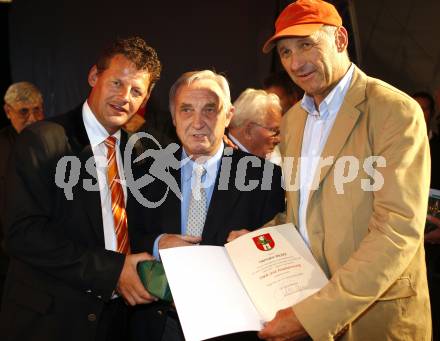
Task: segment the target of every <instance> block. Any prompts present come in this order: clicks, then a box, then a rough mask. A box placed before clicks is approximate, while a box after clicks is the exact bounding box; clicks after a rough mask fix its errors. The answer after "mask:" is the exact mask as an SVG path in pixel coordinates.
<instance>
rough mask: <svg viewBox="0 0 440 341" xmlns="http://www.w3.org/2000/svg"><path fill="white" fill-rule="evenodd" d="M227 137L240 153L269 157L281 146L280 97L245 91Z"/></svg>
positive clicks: (262, 91)
mask: <svg viewBox="0 0 440 341" xmlns="http://www.w3.org/2000/svg"><path fill="white" fill-rule="evenodd" d="M234 109H235V110H234V116H233V117H232V120H231V124H230V125H229V131H228V137H229V138H230V139H231V140H232V142H234V143H235V144H236V145H237V146H238V148H240V150H243V151H245V152H248V153H250V154H253V155H257V156H259V157H262V158H270V157H271V153H272V152H273V151H274V148H275V147H276V146H277V145H278V143H280V123H281V116H282V109H281V105H280V100H279V98H278V96H276V95H274V94H270V93H267V92H266V91H264V90H256V89H246V90H245V91H243V92H242V93H241V94H240V96H239V97H238V98H237V99H236V100H235V102H234Z"/></svg>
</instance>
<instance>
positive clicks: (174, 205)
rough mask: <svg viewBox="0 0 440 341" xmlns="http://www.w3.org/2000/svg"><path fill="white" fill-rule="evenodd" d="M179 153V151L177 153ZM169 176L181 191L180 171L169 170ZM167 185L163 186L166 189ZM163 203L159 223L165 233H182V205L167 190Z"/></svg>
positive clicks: (179, 157)
mask: <svg viewBox="0 0 440 341" xmlns="http://www.w3.org/2000/svg"><path fill="white" fill-rule="evenodd" d="M178 152H179V153H180V152H181V149H179V151H178ZM180 154H181V153H180ZM180 159H181V156H180V155H179V156H178V160H180ZM170 174H171V175H172V176H173V177H174V178H175V179H176V181H177V184H178V185H179V189H180V191H182V184H181V180H180V179H181V176H180V169H173V168H170ZM166 186H167V185H165V187H166ZM167 195H168V196H167V198H166V200H165V202H164V203H163V209H162V210H161V211H162V214H161V220H162V221H161V222H160V224H161V225H162V226H163V227H164V228H165V229H166V231H167V233H175V234H181V233H182V223H181V214H182V213H181V212H182V205H181V201H180V199H179V198H178V197H177V196H176V195H175V194H174V193H173V191H171V189H169V188H168V194H167Z"/></svg>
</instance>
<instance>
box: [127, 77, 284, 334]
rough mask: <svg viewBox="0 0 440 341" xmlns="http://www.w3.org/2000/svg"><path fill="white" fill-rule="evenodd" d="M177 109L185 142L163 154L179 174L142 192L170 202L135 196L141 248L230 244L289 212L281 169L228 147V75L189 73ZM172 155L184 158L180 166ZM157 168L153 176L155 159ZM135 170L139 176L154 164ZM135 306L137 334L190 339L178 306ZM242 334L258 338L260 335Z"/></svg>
mask: <svg viewBox="0 0 440 341" xmlns="http://www.w3.org/2000/svg"><path fill="white" fill-rule="evenodd" d="M170 110H171V113H172V119H173V123H174V125H175V127H176V131H177V135H178V137H179V139H180V141H181V144H182V148H180V149H178V150H177V152H176V153H175V154H174V155H169V154H168V155H166V154H165V153H164V154H163V155H162V161H164V160H165V159H167V160H166V162H162V165H165V164H169V165H170V167H169V168H170V169H169V174H171V177H169V178H166V177H164V176H163V177H162V179H164V181H159V180H154V181H153V182H152V183H151V184H150V185H149V186H146V187H145V188H144V189H143V192H142V195H143V196H144V197H145V198H148V200H149V201H150V202H151V203H159V202H160V201H161V200H162V199H163V198H164V202H163V203H162V204H161V205H159V206H158V207H156V208H150V209H148V208H143V207H140V203H139V202H137V201H134V200H131V202H130V205H132V206H129V208H128V212H129V214H131V213H132V211H133V214H132V217H134V218H133V219H134V221H132V222H131V223H132V225H131V227H132V228H133V229H132V230H131V231H132V234H131V238H132V246H133V251H136V252H140V251H145V250H146V251H148V252H151V253H153V254H154V255H155V256H156V257H157V258H158V257H159V254H158V251H159V250H160V249H165V248H170V247H178V246H187V245H195V244H199V243H200V244H208V245H223V244H225V243H226V242H227V240H228V238H229V237H230V236H231V234H232V235H234V236H237V235H238V234H240V233H243V232H244V231H243V230H242V229H244V228H246V229H249V230H254V229H256V228H259V227H261V226H263V225H264V224H265V223H268V222H269V221H270V220H271V219H273V217H274V216H275V215H276V214H277V213H278V212H281V211H283V209H284V191H283V189H282V187H281V169H280V168H279V167H278V166H275V165H273V164H272V163H270V162H265V160H264V159H262V158H259V157H257V156H252V155H250V154H247V153H244V152H242V151H239V150H234V151H233V150H232V149H231V148H225V146H224V145H223V141H222V137H223V135H224V131H225V128H226V127H227V126H228V124H229V122H230V120H231V118H232V115H233V107H232V104H231V99H230V93H229V86H228V83H227V81H226V79H225V78H224V77H223V76H221V75H218V74H215V73H214V72H212V71H208V70H205V71H198V72H188V73H185V74H183V75H182V76H181V77H180V78H179V79H178V80H177V82H176V83H175V84H174V85H173V87H172V88H171V91H170ZM170 160H176V161H177V162H180V167H179V164H177V166H176V164H175V163H174V164H173V162H168V161H170ZM155 162H157V160H155ZM150 167H151V168H150V173H151V174H153V172H152V170H153V167H154V163H153V164H151V165H150ZM135 169H137V170H136V171H135V172H134V174H135V177H137V178H139V177H141V176H142V175H144V174H145V172H146V171H147V170H148V166H146V165H145V164H143V165H142V166H138V167H136V168H135ZM164 171H165V169H164ZM157 173H158V172H157V170H156V174H157ZM173 184H175V185H177V187H178V189H177V191H176V190H175V188H176V187H173ZM168 188H170V189H171V190H168ZM173 188H174V190H173ZM167 191H168V192H167ZM175 192H178V193H177V195H175ZM179 192H180V193H179ZM179 194H181V200H179V198H178V196H180V195H179ZM188 268H189V269H190V268H191V264H188ZM135 309H136V312H135V313H134V316H133V330H134V333H133V340H146V339H148V340H168V341H170V340H183V335H182V332H181V329H180V325H179V322H178V320H177V315H176V312H175V310H173V308H172V307H171V306H170V305H168V304H166V303H164V302H157V303H154V304H152V305H149V306H138V307H135ZM234 337H235V338H236V339H238V340H243V339H247V338H251V339H256V335H255V333H252V334H251V335H243V334H242V335H235V336H234Z"/></svg>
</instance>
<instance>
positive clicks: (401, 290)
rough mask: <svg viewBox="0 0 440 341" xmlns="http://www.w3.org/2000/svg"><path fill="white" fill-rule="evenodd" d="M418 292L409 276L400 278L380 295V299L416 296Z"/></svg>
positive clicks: (387, 299)
mask: <svg viewBox="0 0 440 341" xmlns="http://www.w3.org/2000/svg"><path fill="white" fill-rule="evenodd" d="M416 294H417V292H416V291H415V290H414V288H413V286H412V283H411V280H410V279H409V278H408V277H402V278H399V279H398V280H397V281H395V282H394V283H393V284H392V285H391V287H389V289H388V290H387V291H385V292H384V294H383V295H382V296H381V297H379V298H378V299H377V300H378V301H389V300H396V299H398V298H406V297H411V296H415V295H416Z"/></svg>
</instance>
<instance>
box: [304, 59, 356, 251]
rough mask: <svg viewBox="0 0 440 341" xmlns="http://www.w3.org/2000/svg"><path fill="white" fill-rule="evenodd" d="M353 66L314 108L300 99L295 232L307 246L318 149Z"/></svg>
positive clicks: (319, 153) (350, 75)
mask: <svg viewBox="0 0 440 341" xmlns="http://www.w3.org/2000/svg"><path fill="white" fill-rule="evenodd" d="M353 71H354V64H352V65H351V66H350V68H349V69H348V71H347V73H346V74H345V76H344V77H342V79H341V80H340V81H339V83H338V84H337V85H336V86H335V87H334V88H333V90H332V91H331V92H330V93H329V94H328V95H327V97H326V98H325V99H324V100H323V101H322V102H321V104H320V105H319V108H318V109H316V107H315V103H314V101H313V98H312V97H310V96H308V95H307V94H305V95H304V97H303V99H302V100H301V106H302V108H303V109H304V110H305V111H307V113H308V114H309V115H308V117H307V121H306V125H305V128H304V137H303V141H302V148H301V167H300V202H299V219H298V220H299V227H298V228H299V233H300V234H301V236H302V238H303V239H304V241H305V242H306V243H307V245H308V246H309V247H310V240H309V236H308V233H307V221H306V218H307V204H308V200H309V194H310V189H311V186H312V184H313V180H314V178H315V176H317V174H316V170H317V167H318V164H319V160H320V157H321V153H322V150H323V149H324V146H325V144H326V142H327V139H328V136H329V134H330V131H331V129H332V127H333V123H334V122H335V120H336V117H337V114H338V111H339V109H340V108H341V105H342V103H343V102H344V98H345V95H346V93H347V91H348V88H349V86H350V82H351V78H352V76H353Z"/></svg>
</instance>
